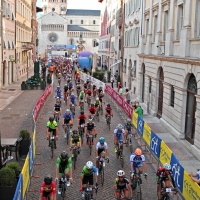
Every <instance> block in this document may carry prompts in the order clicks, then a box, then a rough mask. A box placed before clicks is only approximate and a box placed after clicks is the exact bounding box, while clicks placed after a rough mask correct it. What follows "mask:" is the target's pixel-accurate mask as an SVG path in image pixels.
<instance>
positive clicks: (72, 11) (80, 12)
mask: <svg viewBox="0 0 200 200" xmlns="http://www.w3.org/2000/svg"><path fill="white" fill-rule="evenodd" d="M100 14H101V11H100V10H78V9H67V12H66V15H80V16H100Z"/></svg>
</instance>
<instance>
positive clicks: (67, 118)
mask: <svg viewBox="0 0 200 200" xmlns="http://www.w3.org/2000/svg"><path fill="white" fill-rule="evenodd" d="M73 122H74V119H73V115H72V113H71V111H70V110H69V109H67V110H66V111H65V113H64V114H63V118H62V125H63V127H64V130H65V133H66V129H67V127H66V126H65V125H66V124H70V128H72V126H73ZM70 131H71V130H70Z"/></svg>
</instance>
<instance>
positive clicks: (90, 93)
mask: <svg viewBox="0 0 200 200" xmlns="http://www.w3.org/2000/svg"><path fill="white" fill-rule="evenodd" d="M91 96H92V90H91V89H87V91H86V96H85V102H86V101H87V99H88V98H91Z"/></svg>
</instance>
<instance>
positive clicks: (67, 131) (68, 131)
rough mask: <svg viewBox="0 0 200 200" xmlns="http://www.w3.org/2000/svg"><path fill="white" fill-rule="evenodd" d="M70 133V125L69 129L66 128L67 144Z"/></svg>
mask: <svg viewBox="0 0 200 200" xmlns="http://www.w3.org/2000/svg"><path fill="white" fill-rule="evenodd" d="M69 134H70V129H69V127H67V130H66V137H67V144H69Z"/></svg>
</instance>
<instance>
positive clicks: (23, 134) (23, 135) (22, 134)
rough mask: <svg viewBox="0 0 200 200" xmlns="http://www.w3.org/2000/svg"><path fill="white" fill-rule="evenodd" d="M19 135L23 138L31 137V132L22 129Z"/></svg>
mask: <svg viewBox="0 0 200 200" xmlns="http://www.w3.org/2000/svg"><path fill="white" fill-rule="evenodd" d="M19 137H21V138H22V139H23V140H26V139H29V138H30V133H29V132H28V131H27V130H21V131H20V133H19Z"/></svg>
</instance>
